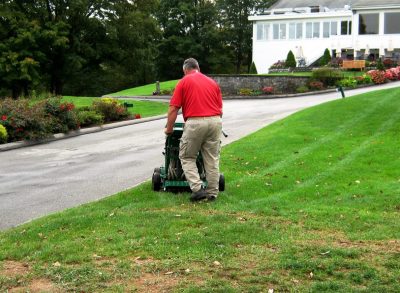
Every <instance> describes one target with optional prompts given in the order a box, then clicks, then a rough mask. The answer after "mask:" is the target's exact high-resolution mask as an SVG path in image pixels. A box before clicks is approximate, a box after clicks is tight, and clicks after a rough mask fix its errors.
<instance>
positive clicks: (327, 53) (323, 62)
mask: <svg viewBox="0 0 400 293" xmlns="http://www.w3.org/2000/svg"><path fill="white" fill-rule="evenodd" d="M331 59H332V57H331V53H330V51H329V49H328V48H326V49H325V51H324V55H323V56H322V58H321V60H320V63H319V64H320V65H321V66H324V65H327V64H328V63H329V62H330V61H331Z"/></svg>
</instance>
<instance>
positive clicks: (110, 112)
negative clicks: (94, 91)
mask: <svg viewBox="0 0 400 293" xmlns="http://www.w3.org/2000/svg"><path fill="white" fill-rule="evenodd" d="M93 108H94V109H95V111H96V112H98V113H100V114H101V115H103V117H104V121H105V122H110V121H118V120H123V119H125V118H127V117H128V116H129V113H128V111H127V110H126V109H125V107H124V106H123V105H121V104H120V103H119V101H118V100H117V99H113V98H102V99H100V100H95V101H94V102H93Z"/></svg>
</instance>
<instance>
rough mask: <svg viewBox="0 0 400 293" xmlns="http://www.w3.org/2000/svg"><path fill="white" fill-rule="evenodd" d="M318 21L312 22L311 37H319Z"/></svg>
mask: <svg viewBox="0 0 400 293" xmlns="http://www.w3.org/2000/svg"><path fill="white" fill-rule="evenodd" d="M319 27H320V25H319V22H314V23H313V38H319Z"/></svg>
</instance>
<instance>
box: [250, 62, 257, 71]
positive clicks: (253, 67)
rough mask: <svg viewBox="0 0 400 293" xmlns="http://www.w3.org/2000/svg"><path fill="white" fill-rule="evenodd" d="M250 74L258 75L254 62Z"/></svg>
mask: <svg viewBox="0 0 400 293" xmlns="http://www.w3.org/2000/svg"><path fill="white" fill-rule="evenodd" d="M249 73H250V74H257V67H256V64H254V61H253V62H251V66H250V70H249Z"/></svg>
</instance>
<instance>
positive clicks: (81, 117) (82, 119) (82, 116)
mask: <svg viewBox="0 0 400 293" xmlns="http://www.w3.org/2000/svg"><path fill="white" fill-rule="evenodd" d="M76 114H77V116H78V121H79V125H80V126H81V127H86V126H92V125H100V124H103V122H104V117H103V115H101V114H100V113H98V112H96V111H94V110H86V109H84V110H82V109H79V110H78V111H77V112H76Z"/></svg>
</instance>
